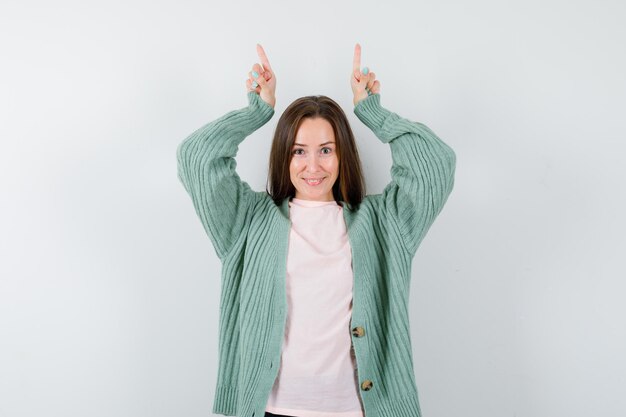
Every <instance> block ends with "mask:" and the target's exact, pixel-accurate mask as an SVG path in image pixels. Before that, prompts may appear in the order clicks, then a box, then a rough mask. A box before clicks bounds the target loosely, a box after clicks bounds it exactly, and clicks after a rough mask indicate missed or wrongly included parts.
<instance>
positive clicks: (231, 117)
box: [176, 91, 274, 260]
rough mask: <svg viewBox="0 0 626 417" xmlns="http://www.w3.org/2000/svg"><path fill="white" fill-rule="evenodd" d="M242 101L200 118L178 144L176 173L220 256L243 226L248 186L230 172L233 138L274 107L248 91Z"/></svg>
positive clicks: (251, 197) (250, 194)
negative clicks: (205, 119) (211, 118)
mask: <svg viewBox="0 0 626 417" xmlns="http://www.w3.org/2000/svg"><path fill="white" fill-rule="evenodd" d="M247 98H248V106H247V107H244V108H241V109H237V110H232V111H230V112H228V113H226V114H225V115H223V116H222V117H219V118H218V119H216V120H214V121H212V122H209V123H207V124H205V125H204V126H202V127H200V128H199V129H197V130H196V131H194V132H193V133H191V134H190V135H189V136H188V137H187V138H185V139H184V140H183V141H182V142H181V143H180V145H178V148H177V151H176V156H177V160H178V178H179V180H180V181H181V182H182V184H183V186H184V187H185V190H186V191H187V193H188V194H189V195H190V197H191V200H192V202H193V205H194V208H195V210H196V213H197V214H198V217H199V218H200V221H201V223H202V225H203V226H204V229H205V231H206V233H207V234H208V235H209V237H210V238H211V241H212V243H213V246H214V248H215V251H216V253H217V256H218V257H219V258H220V260H222V259H223V258H224V257H225V256H226V254H227V253H228V251H229V250H230V248H231V246H232V244H233V242H234V241H235V240H236V238H237V236H238V235H239V234H240V233H241V232H242V230H243V229H244V227H245V221H246V218H247V213H248V210H249V209H250V206H251V204H252V203H253V200H254V194H255V193H254V191H253V190H251V188H250V186H249V185H248V184H247V183H246V182H242V181H241V179H240V178H239V175H238V174H237V172H236V167H237V162H236V161H235V159H234V157H235V156H236V154H237V151H238V149H239V144H240V143H241V142H242V141H243V140H244V139H245V138H246V137H247V136H249V135H250V134H251V133H253V132H254V131H255V130H257V129H259V128H260V127H261V126H263V125H264V124H265V123H267V122H268V121H269V120H270V119H271V118H272V116H273V115H274V109H273V108H272V106H270V105H269V104H268V103H266V102H265V101H263V100H262V99H261V98H260V97H259V95H258V94H256V93H255V92H254V91H249V92H248V96H247Z"/></svg>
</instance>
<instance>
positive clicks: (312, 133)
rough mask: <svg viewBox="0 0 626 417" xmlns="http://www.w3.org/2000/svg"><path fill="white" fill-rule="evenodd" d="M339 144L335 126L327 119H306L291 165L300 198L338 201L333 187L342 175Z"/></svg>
mask: <svg viewBox="0 0 626 417" xmlns="http://www.w3.org/2000/svg"><path fill="white" fill-rule="evenodd" d="M336 145H337V144H336V143H335V133H334V132H333V127H332V126H331V124H330V123H329V122H328V121H327V120H326V119H324V118H321V117H316V118H310V117H309V118H306V119H303V120H302V123H301V124H300V128H299V129H298V132H297V133H296V140H295V143H294V146H293V147H292V148H291V163H290V165H289V173H290V175H291V182H292V183H293V185H294V187H296V196H295V197H296V198H299V199H302V200H317V201H333V200H334V197H333V184H335V181H336V180H337V177H338V175H339V158H338V157H337V146H336ZM307 180H308V181H307ZM314 180H318V181H314ZM319 180H321V182H320V181H319Z"/></svg>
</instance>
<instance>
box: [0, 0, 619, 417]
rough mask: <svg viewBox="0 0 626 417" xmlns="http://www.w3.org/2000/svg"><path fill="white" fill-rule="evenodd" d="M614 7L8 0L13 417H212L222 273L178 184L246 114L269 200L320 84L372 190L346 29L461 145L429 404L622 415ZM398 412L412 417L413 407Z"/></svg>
mask: <svg viewBox="0 0 626 417" xmlns="http://www.w3.org/2000/svg"><path fill="white" fill-rule="evenodd" d="M625 9H626V7H625V6H624V3H623V2H619V1H595V2H592V1H586V2H582V1H571V0H570V1H565V0H563V1H548V2H546V1H524V2H510V1H495V0H493V1H485V0H482V1H476V2H464V1H460V0H456V1H449V0H448V1H442V0H437V1H432V2H417V1H406V2H385V3H383V2H380V1H379V2H372V1H361V2H347V1H346V2H342V1H316V2H298V1H268V2H261V1H258V2H241V1H239V2H229V3H227V2H219V3H217V2H207V1H193V2H192V1H188V2H184V3H183V2H180V1H176V2H174V1H157V2H155V1H141V2H139V1H135V2H128V1H124V2H122V1H113V2H111V1H108V2H104V1H103V2H98V3H96V2H85V1H72V2H69V1H58V2H44V1H20V2H18V1H6V0H5V1H3V2H2V5H1V6H0V48H1V49H0V52H1V57H2V65H1V66H0V96H1V97H2V99H1V100H0V106H1V113H0V117H1V120H0V137H1V140H2V142H1V143H2V147H1V151H0V170H1V171H0V186H1V194H0V195H1V198H2V200H1V202H0V210H1V215H0V228H1V229H0V257H1V261H0V416H1V417H40V416H47V417H57V416H58V417H79V416H80V417H82V416H89V417H105V416H107V417H108V416H120V417H170V416H171V417H174V416H176V417H178V416H187V417H191V416H196V417H200V416H210V415H211V406H212V401H213V394H214V390H215V381H216V378H217V369H216V365H217V348H218V345H217V335H218V312H219V311H218V310H219V308H218V306H219V289H220V280H219V272H220V269H221V265H220V263H219V260H218V258H217V256H216V254H215V251H214V249H213V247H212V245H211V242H210V240H209V238H208V236H206V234H205V232H204V230H203V228H202V226H201V223H200V221H199V219H198V218H197V216H196V213H195V212H194V209H193V206H192V203H191V199H190V198H189V196H188V195H187V194H186V192H185V190H184V188H183V186H182V184H181V183H180V182H179V180H178V178H177V175H176V148H177V146H178V145H179V144H180V142H181V141H182V140H183V139H185V138H186V137H187V135H189V134H190V133H191V132H193V131H194V130H196V129H197V128H199V127H200V126H202V125H204V124H206V123H207V122H209V121H211V120H214V119H216V118H217V117H220V116H222V115H223V114H225V113H226V112H229V111H231V110H235V109H239V108H242V107H245V106H247V99H246V88H245V80H246V78H247V77H248V72H249V71H250V69H251V67H252V65H253V64H254V63H256V62H259V60H258V57H257V54H256V47H255V45H256V43H257V42H258V43H260V44H261V45H263V47H264V48H265V50H266V52H267V54H268V57H269V59H270V62H271V64H272V66H273V68H274V70H275V72H276V77H277V94H276V95H277V102H276V114H275V115H274V116H273V118H272V119H271V120H270V121H269V122H268V123H267V124H266V125H265V126H263V127H262V128H261V129H259V130H258V131H256V132H254V133H253V134H252V135H251V136H249V137H248V138H246V140H245V141H244V142H243V143H242V144H241V145H240V148H239V154H238V155H237V163H238V164H237V170H238V172H239V174H240V176H241V177H242V179H243V180H245V181H247V182H248V183H249V184H250V185H251V187H252V188H253V189H255V190H257V191H261V190H264V189H265V180H266V175H267V165H268V157H269V150H270V143H271V139H272V135H273V132H274V128H275V126H276V123H277V121H278V118H279V117H280V115H281V114H282V112H283V111H284V109H285V108H286V107H287V106H288V105H289V103H291V102H292V101H293V100H295V99H296V98H298V97H301V96H305V95H312V94H324V95H328V96H330V97H331V98H333V99H334V100H336V101H337V102H338V103H339V104H340V105H341V106H342V108H343V109H344V111H345V112H346V114H347V115H348V117H349V119H350V122H351V124H352V128H353V130H354V132H355V134H356V137H357V143H358V146H359V151H360V153H361V158H362V161H363V165H364V169H365V176H366V181H367V192H368V193H369V194H373V193H380V192H381V191H382V189H383V188H384V186H385V185H386V184H387V183H388V182H389V181H390V178H391V177H390V172H389V170H390V167H391V154H390V150H389V146H388V145H387V144H383V143H381V142H379V140H378V139H377V138H376V137H375V136H374V134H373V133H372V132H371V131H370V130H369V129H367V127H366V126H364V125H363V124H362V123H361V122H360V121H359V120H358V119H357V118H356V116H355V115H354V113H353V107H354V106H353V104H352V95H351V89H350V83H349V78H350V75H351V71H352V67H351V66H352V54H353V50H354V45H355V43H357V42H359V43H360V44H361V46H362V51H363V52H362V66H368V67H369V68H370V69H371V70H372V71H374V72H375V73H376V76H377V79H379V80H380V82H381V103H382V104H383V106H385V107H386V108H387V109H389V110H391V111H393V112H395V113H398V114H399V115H401V116H403V117H406V118H409V119H411V120H414V121H419V122H422V123H424V124H426V125H427V126H429V127H430V128H431V129H432V130H433V131H434V132H435V133H437V134H438V135H439V136H440V137H441V138H442V139H443V140H444V141H445V142H446V143H447V144H449V145H450V146H451V147H452V148H453V149H454V150H455V152H456V154H457V170H456V180H455V188H454V190H453V192H452V194H451V196H450V198H449V200H448V203H447V205H446V206H445V207H444V209H443V211H442V212H441V214H440V216H439V218H438V219H437V220H436V222H435V224H434V225H433V227H432V228H431V229H430V231H429V233H428V235H427V236H426V238H425V239H424V241H423V242H422V244H421V246H420V248H419V250H418V252H417V255H416V257H415V259H414V262H413V276H412V283H411V294H410V305H411V310H410V313H411V338H412V342H413V355H414V360H415V375H416V382H417V386H418V392H419V399H420V402H421V406H422V411H423V414H424V416H425V417H455V416H464V417H470V416H471V417H474V416H475V417H503V416H509V417H561V416H568V417H578V416H581V417H582V416H589V415H593V416H602V417H609V416H615V417H617V416H620V417H621V416H624V415H626V397H625V396H624V395H623V394H624V392H626V381H625V379H626V376H625V375H626V360H625V358H624V353H625V352H626V334H625V333H626V331H625V329H626V323H625V321H626V307H625V305H624V302H623V299H624V295H625V294H626V284H625V283H624V281H625V278H626V268H625V267H624V263H623V259H621V258H620V256H623V255H624V254H625V253H626V250H625V249H626V245H625V238H624V232H625V231H626V227H625V226H626V222H625V220H624V217H623V213H624V212H625V211H626V199H625V195H624V194H625V193H624V189H625V186H624V180H625V179H626V167H625V166H626V165H625V164H624V163H623V159H624V156H625V151H626V145H624V141H625V139H626V137H625V136H626V135H625V134H624V114H625V111H624V110H625V108H626V106H625V104H626V100H625V98H626V81H625V77H624V74H625V73H626V58H625V54H624V39H626V29H625V28H626V26H624V21H625V19H626V13H625ZM399 417H401V416H399Z"/></svg>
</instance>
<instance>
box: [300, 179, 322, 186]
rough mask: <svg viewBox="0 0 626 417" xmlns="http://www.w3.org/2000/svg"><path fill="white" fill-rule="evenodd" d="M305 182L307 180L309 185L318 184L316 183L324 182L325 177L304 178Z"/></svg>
mask: <svg viewBox="0 0 626 417" xmlns="http://www.w3.org/2000/svg"><path fill="white" fill-rule="evenodd" d="M303 179H304V182H306V183H307V184H308V185H311V186H316V185H320V184H321V183H322V181H324V178H317V179H306V178H303Z"/></svg>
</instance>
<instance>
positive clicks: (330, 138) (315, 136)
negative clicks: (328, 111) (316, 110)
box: [296, 117, 335, 145]
mask: <svg viewBox="0 0 626 417" xmlns="http://www.w3.org/2000/svg"><path fill="white" fill-rule="evenodd" d="M326 142H335V132H334V131H333V126H332V125H331V124H330V122H329V121H328V120H326V119H324V118H322V117H316V118H310V117H309V118H306V119H302V122H301V123H300V127H299V128H298V132H297V133H296V143H298V144H307V145H311V144H312V145H316V144H322V143H326Z"/></svg>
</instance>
